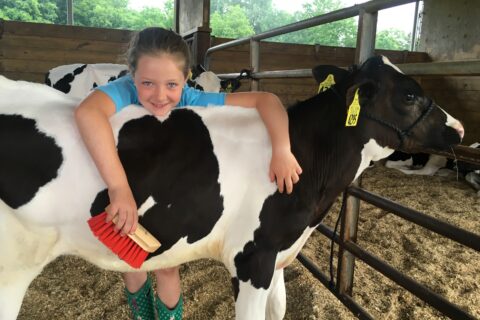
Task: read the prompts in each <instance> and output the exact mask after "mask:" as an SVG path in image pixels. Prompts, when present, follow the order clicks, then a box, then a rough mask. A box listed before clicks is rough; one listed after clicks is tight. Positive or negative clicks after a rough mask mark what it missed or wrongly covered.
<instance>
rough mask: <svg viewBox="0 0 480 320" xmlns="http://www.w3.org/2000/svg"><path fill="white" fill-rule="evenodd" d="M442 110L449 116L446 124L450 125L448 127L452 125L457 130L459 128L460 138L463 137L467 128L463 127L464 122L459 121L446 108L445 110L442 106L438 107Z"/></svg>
mask: <svg viewBox="0 0 480 320" xmlns="http://www.w3.org/2000/svg"><path fill="white" fill-rule="evenodd" d="M438 108H439V109H440V110H442V111H443V113H445V115H446V116H447V122H445V125H446V126H448V127H451V128H453V129H455V130H457V132H458V134H459V135H460V138H462V139H463V135H464V133H465V129H464V128H463V126H462V124H461V123H460V121H458V120H457V119H455V118H454V117H452V116H451V115H450V114H449V113H448V112H446V111H445V110H443V109H442V108H441V107H438Z"/></svg>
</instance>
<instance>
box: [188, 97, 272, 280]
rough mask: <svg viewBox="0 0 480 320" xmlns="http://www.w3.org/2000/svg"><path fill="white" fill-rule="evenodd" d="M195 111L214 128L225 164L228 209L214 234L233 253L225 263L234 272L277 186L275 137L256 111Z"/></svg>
mask: <svg viewBox="0 0 480 320" xmlns="http://www.w3.org/2000/svg"><path fill="white" fill-rule="evenodd" d="M192 110H194V111H195V112H196V113H197V114H199V115H200V116H201V117H202V120H203V121H204V123H205V124H206V125H207V127H209V130H210V138H211V140H212V143H213V148H214V150H213V151H214V153H215V156H216V157H217V159H218V162H219V183H220V193H221V196H222V197H223V204H224V212H223V214H222V217H221V218H220V220H219V221H218V222H217V224H216V225H215V227H214V229H213V230H212V238H213V239H216V240H217V241H218V239H221V240H219V241H224V243H223V246H224V248H223V251H224V252H225V253H227V254H229V255H230V256H229V257H223V259H222V261H224V263H226V264H227V268H229V270H230V272H234V268H233V265H232V264H233V258H234V256H235V255H236V254H237V253H238V252H239V251H242V250H243V247H244V245H245V244H246V243H247V242H248V241H252V240H253V233H254V231H255V230H256V229H257V228H258V227H259V226H260V220H259V215H260V211H261V209H262V206H263V203H264V201H265V199H266V198H267V197H268V196H270V195H272V194H273V193H274V192H275V191H276V190H277V187H276V185H275V184H274V183H272V182H271V181H270V178H269V177H268V171H269V164H270V160H271V154H272V149H271V144H270V138H269V136H268V133H267V129H266V128H265V125H264V124H263V122H262V121H261V119H260V116H259V114H258V112H257V110H256V109H248V108H242V107H229V106H225V107H220V108H218V107H215V108H193V109H192ZM213 123H214V124H215V125H214V126H213V125H211V124H213ZM250 181H252V183H249V182H250ZM240 182H242V183H240ZM225 235H228V237H227V236H225Z"/></svg>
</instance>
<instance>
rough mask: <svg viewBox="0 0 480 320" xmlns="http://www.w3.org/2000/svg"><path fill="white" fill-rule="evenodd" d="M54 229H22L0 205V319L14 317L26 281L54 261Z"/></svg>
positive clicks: (56, 234) (9, 211) (17, 220)
mask: <svg viewBox="0 0 480 320" xmlns="http://www.w3.org/2000/svg"><path fill="white" fill-rule="evenodd" d="M57 240H58V233H57V232H56V231H55V229H54V228H45V227H35V226H33V225H32V226H26V225H24V223H22V222H21V221H20V220H19V219H17V218H16V217H15V212H13V211H11V210H10V209H9V208H8V207H5V206H2V205H1V204H0V248H1V254H0V319H2V320H13V319H16V318H17V315H18V312H19V310H20V306H21V304H22V300H23V296H24V295H25V292H26V291H27V288H28V286H29V284H30V282H31V281H32V280H33V279H34V278H35V277H36V276H37V275H38V274H40V272H41V271H42V269H43V267H44V266H45V265H46V264H47V263H49V262H50V261H52V260H53V259H54V258H55V255H54V254H53V248H54V246H55V244H56V243H57Z"/></svg>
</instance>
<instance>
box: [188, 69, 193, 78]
mask: <svg viewBox="0 0 480 320" xmlns="http://www.w3.org/2000/svg"><path fill="white" fill-rule="evenodd" d="M192 77H193V73H192V70H188V75H187V79H189V80H192Z"/></svg>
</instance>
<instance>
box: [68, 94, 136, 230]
mask: <svg viewBox="0 0 480 320" xmlns="http://www.w3.org/2000/svg"><path fill="white" fill-rule="evenodd" d="M114 113H115V104H114V103H113V101H112V100H111V99H110V97H109V96H108V95H107V94H105V93H103V92H101V91H98V90H96V91H94V92H92V93H91V94H90V95H89V96H88V97H86V98H85V99H84V100H83V101H82V102H81V103H80V105H79V106H78V107H77V109H76V110H75V121H76V123H77V126H78V128H79V130H80V134H81V136H82V139H83V141H84V143H85V145H86V147H87V149H88V151H89V153H90V155H91V157H92V159H93V161H94V162H95V165H96V166H97V169H98V171H99V172H100V175H101V176H102V178H103V180H104V181H105V184H106V185H107V188H108V196H109V198H110V204H109V205H108V206H107V207H106V208H105V211H106V212H107V221H110V220H112V219H113V217H114V216H116V215H118V217H119V218H118V222H117V223H116V229H118V230H122V233H124V234H127V233H131V232H133V231H135V229H136V228H137V221H138V216H137V205H136V203H135V200H134V198H133V194H132V191H131V189H130V186H129V185H128V180H127V175H126V174H125V170H124V169H123V166H122V163H121V162H120V158H119V157H118V153H117V149H116V147H115V139H114V137H113V131H112V126H111V125H110V122H109V118H110V117H111V116H112V115H113V114H114Z"/></svg>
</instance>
